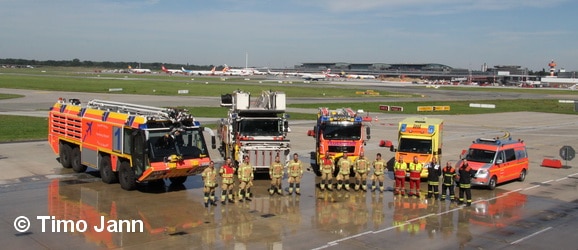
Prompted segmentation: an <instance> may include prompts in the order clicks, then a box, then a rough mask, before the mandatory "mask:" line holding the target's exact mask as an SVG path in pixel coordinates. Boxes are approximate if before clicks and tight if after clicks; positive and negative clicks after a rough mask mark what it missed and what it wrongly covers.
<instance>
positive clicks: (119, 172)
mask: <svg viewBox="0 0 578 250" xmlns="http://www.w3.org/2000/svg"><path fill="white" fill-rule="evenodd" d="M203 131H208V133H209V134H211V135H212V142H213V143H212V144H213V148H215V137H214V134H213V132H212V131H211V130H210V129H208V128H204V127H201V126H200V123H199V122H198V121H196V120H195V119H194V118H193V116H192V115H191V114H189V113H188V112H186V110H177V109H172V108H157V107H150V106H144V105H136V104H129V103H122V102H113V101H105V100H92V101H89V102H88V103H87V104H86V105H82V104H81V103H80V101H79V100H78V99H70V100H69V102H66V100H65V99H62V98H61V99H59V100H58V101H57V102H56V103H55V104H54V106H52V107H51V108H50V111H49V115H48V141H49V143H50V146H51V147H52V150H53V151H54V153H56V154H58V155H59V161H60V163H61V164H62V166H63V167H65V168H72V169H73V170H74V171H75V172H84V171H85V170H86V168H87V166H89V167H93V168H96V169H98V170H99V171H100V176H101V179H102V181H103V182H105V183H114V182H120V185H121V187H122V188H123V189H125V190H132V189H135V188H136V185H137V183H138V182H145V181H152V180H160V179H164V178H169V179H170V180H171V182H172V183H174V184H182V183H184V182H185V181H186V180H187V176H189V175H195V174H198V173H201V172H202V171H203V169H205V168H206V167H207V166H208V165H209V162H210V160H211V159H210V157H209V151H208V148H207V146H206V144H205V138H204V136H203Z"/></svg>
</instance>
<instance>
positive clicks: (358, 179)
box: [353, 151, 369, 191]
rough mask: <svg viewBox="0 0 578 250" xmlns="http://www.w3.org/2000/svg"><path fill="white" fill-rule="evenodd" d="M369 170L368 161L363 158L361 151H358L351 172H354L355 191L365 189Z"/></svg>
mask: <svg viewBox="0 0 578 250" xmlns="http://www.w3.org/2000/svg"><path fill="white" fill-rule="evenodd" d="M368 171H369V161H368V160H367V158H365V156H364V153H363V151H362V152H361V153H359V157H358V158H357V160H356V161H355V164H353V172H355V191H359V185H361V190H363V191H367V172H368Z"/></svg>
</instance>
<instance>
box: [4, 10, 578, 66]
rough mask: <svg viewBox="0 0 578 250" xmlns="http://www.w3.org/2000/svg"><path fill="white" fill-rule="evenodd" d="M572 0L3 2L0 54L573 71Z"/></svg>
mask: <svg viewBox="0 0 578 250" xmlns="http://www.w3.org/2000/svg"><path fill="white" fill-rule="evenodd" d="M576 10H578V1H575V0H356V1H354V0H239V1H238V0H212V1H200V0H199V1H197V0H81V1H79V0H50V1H43V0H0V16H1V17H2V19H1V20H2V21H1V22H0V58H18V59H30V60H73V59H79V60H81V61H99V62H100V61H112V62H118V61H126V62H146V63H153V62H161V63H174V64H183V65H190V64H193V65H222V64H228V65H230V66H238V67H244V66H245V65H246V64H247V63H248V66H251V67H270V68H293V67H294V66H295V65H299V64H302V63H315V62H319V63H328V62H345V63H441V64H445V65H448V66H450V67H454V68H464V69H472V70H479V69H480V68H481V66H482V65H483V64H484V63H485V64H487V65H488V67H493V66H496V65H519V66H522V67H523V68H528V69H529V70H542V69H546V71H548V63H549V62H550V61H551V60H554V61H555V62H556V63H557V65H558V66H557V67H558V68H564V69H566V70H578V42H577V41H578V29H577V28H576V24H578V15H576Z"/></svg>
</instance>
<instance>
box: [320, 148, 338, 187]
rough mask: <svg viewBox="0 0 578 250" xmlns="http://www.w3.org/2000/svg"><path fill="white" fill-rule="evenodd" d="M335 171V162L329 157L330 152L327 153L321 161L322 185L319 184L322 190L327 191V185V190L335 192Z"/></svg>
mask: <svg viewBox="0 0 578 250" xmlns="http://www.w3.org/2000/svg"><path fill="white" fill-rule="evenodd" d="M334 171H335V165H334V164H333V160H332V159H331V156H330V155H329V152H325V157H324V158H323V160H322V161H321V183H320V184H319V188H321V190H322V191H323V190H325V185H327V189H329V190H333V172H334Z"/></svg>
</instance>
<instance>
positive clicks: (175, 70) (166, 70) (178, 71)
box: [161, 65, 183, 74]
mask: <svg viewBox="0 0 578 250" xmlns="http://www.w3.org/2000/svg"><path fill="white" fill-rule="evenodd" d="M161 70H162V71H163V72H165V73H167V74H177V73H183V71H182V70H180V69H167V68H165V65H161Z"/></svg>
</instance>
